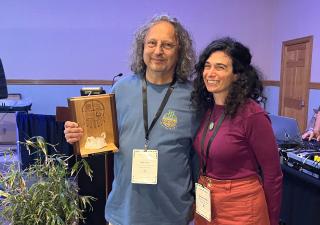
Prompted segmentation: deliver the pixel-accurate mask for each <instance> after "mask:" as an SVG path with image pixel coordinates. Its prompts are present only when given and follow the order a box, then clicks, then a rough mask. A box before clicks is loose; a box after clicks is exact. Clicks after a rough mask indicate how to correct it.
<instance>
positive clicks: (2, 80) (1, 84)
mask: <svg viewBox="0 0 320 225" xmlns="http://www.w3.org/2000/svg"><path fill="white" fill-rule="evenodd" d="M3 98H8V89H7V81H6V77H5V75H4V70H3V66H2V62H1V59H0V99H3Z"/></svg>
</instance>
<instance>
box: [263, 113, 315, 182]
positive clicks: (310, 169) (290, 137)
mask: <svg viewBox="0 0 320 225" xmlns="http://www.w3.org/2000/svg"><path fill="white" fill-rule="evenodd" d="M269 118H270V120H271V123H272V129H273V132H274V135H275V138H276V140H277V144H278V146H279V153H280V155H281V156H282V157H283V162H284V164H285V165H287V166H289V167H292V168H294V169H296V170H299V171H301V172H303V173H306V174H308V175H311V176H313V177H315V178H317V179H320V178H319V177H320V143H319V142H317V141H316V140H311V141H306V140H302V138H301V136H302V135H301V133H300V129H299V126H298V122H297V120H296V119H294V118H290V117H285V116H277V115H269Z"/></svg>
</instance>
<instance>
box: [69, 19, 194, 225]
mask: <svg viewBox="0 0 320 225" xmlns="http://www.w3.org/2000/svg"><path fill="white" fill-rule="evenodd" d="M194 56H195V54H194V51H193V47H192V41H191V39H190V36H189V34H188V32H187V31H186V30H185V29H184V28H183V27H182V25H181V24H180V23H179V22H178V21H177V20H176V19H172V18H170V17H168V16H159V17H155V18H153V19H152V20H151V21H150V23H148V24H147V25H145V26H143V27H142V28H141V29H140V30H139V31H138V32H137V34H136V40H135V43H134V47H133V57H132V64H131V69H132V71H133V72H134V73H135V75H133V76H130V77H126V78H124V79H122V80H120V81H118V82H117V83H116V84H115V85H114V87H113V92H114V93H115V97H116V107H117V120H118V130H119V145H120V146H119V149H120V151H119V152H118V153H115V155H114V181H113V184H112V191H111V193H110V194H109V197H108V200H107V204H106V208H105V217H106V220H107V221H109V222H110V223H111V224H113V225H163V224H166V225H183V224H188V223H189V221H190V220H191V219H192V205H193V202H194V198H193V194H192V189H193V180H192V179H193V178H195V174H194V173H192V170H193V169H194V167H192V165H193V162H197V159H196V158H194V156H195V154H194V152H193V150H192V139H193V136H194V133H195V131H196V129H197V125H198V121H197V119H196V114H195V110H194V109H193V108H192V106H191V102H190V97H191V96H190V93H191V90H192V85H191V84H190V82H188V77H189V76H190V75H191V73H192V69H193V65H194V58H195V57H194ZM81 135H82V129H81V128H79V127H78V125H77V124H76V123H73V122H69V121H68V122H66V123H65V137H66V139H67V141H68V142H69V143H73V142H75V141H78V140H79V139H80V138H81ZM194 171H196V169H194Z"/></svg>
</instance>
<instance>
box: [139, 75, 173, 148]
mask: <svg viewBox="0 0 320 225" xmlns="http://www.w3.org/2000/svg"><path fill="white" fill-rule="evenodd" d="M175 83H176V79H175V78H173V79H172V81H171V83H170V85H169V87H168V89H167V92H166V95H165V96H164V98H163V99H162V102H161V104H160V106H159V109H158V111H157V113H156V115H155V116H154V118H153V120H152V122H151V125H150V127H149V128H148V101H147V100H148V99H147V80H146V77H145V76H143V80H142V105H143V121H144V131H145V141H146V143H145V146H144V148H145V150H147V147H148V141H149V134H150V131H151V130H152V128H153V127H154V125H155V124H156V122H157V120H158V119H159V117H160V115H161V113H162V111H163V109H164V107H165V106H166V104H167V102H168V100H169V97H170V95H171V93H172V92H173V89H174V87H173V85H174V84H175Z"/></svg>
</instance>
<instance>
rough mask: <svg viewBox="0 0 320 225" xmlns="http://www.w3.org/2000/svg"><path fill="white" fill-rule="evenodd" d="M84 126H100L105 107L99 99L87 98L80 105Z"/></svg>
mask: <svg viewBox="0 0 320 225" xmlns="http://www.w3.org/2000/svg"><path fill="white" fill-rule="evenodd" d="M82 112H83V116H84V119H85V120H84V121H85V126H86V127H89V128H97V127H101V126H102V125H103V124H104V122H105V120H104V112H105V108H104V106H103V104H102V103H101V102H100V101H99V100H88V101H86V102H85V103H84V105H83V107H82Z"/></svg>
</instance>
